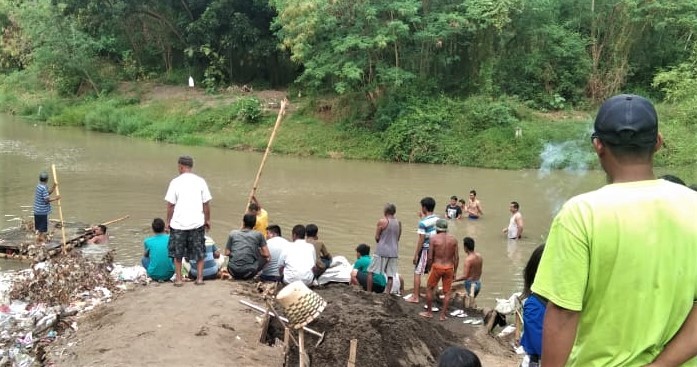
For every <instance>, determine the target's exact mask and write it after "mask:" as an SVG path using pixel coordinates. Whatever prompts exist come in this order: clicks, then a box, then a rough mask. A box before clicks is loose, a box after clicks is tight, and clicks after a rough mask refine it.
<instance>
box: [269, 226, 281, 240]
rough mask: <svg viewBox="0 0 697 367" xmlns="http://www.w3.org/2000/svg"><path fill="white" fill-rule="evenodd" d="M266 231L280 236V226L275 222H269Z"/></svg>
mask: <svg viewBox="0 0 697 367" xmlns="http://www.w3.org/2000/svg"><path fill="white" fill-rule="evenodd" d="M266 232H268V233H273V234H275V235H276V236H278V237H281V227H279V226H278V225H276V224H270V225H269V226H268V227H266Z"/></svg>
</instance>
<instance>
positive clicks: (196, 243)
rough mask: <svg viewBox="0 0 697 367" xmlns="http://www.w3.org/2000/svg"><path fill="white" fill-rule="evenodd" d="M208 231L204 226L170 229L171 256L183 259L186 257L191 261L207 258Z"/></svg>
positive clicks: (169, 247) (169, 248)
mask: <svg viewBox="0 0 697 367" xmlns="http://www.w3.org/2000/svg"><path fill="white" fill-rule="evenodd" d="M205 235H206V231H205V228H204V227H203V226H201V227H198V228H195V229H174V228H170V230H169V246H168V250H169V257H172V258H174V259H175V260H181V259H182V257H185V258H186V259H187V260H188V261H189V262H196V261H198V260H204V259H205V258H206V237H205Z"/></svg>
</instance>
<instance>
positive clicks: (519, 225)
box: [501, 201, 523, 240]
mask: <svg viewBox="0 0 697 367" xmlns="http://www.w3.org/2000/svg"><path fill="white" fill-rule="evenodd" d="M508 210H510V211H511V220H510V221H509V222H508V227H506V228H504V229H503V230H502V231H501V232H503V233H506V234H507V235H508V238H509V239H511V240H518V239H520V238H522V237H523V215H522V214H520V205H519V204H518V202H517V201H511V205H510V206H509V208H508Z"/></svg>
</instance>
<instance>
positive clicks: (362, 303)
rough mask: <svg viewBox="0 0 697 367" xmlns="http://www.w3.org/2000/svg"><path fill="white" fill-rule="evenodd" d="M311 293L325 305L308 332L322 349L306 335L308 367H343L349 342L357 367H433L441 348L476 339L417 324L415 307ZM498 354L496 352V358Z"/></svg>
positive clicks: (346, 293) (332, 288) (440, 325)
mask: <svg viewBox="0 0 697 367" xmlns="http://www.w3.org/2000/svg"><path fill="white" fill-rule="evenodd" d="M315 291H316V292H317V293H318V294H319V295H321V296H322V297H323V298H324V299H325V300H326V301H327V307H326V309H325V310H324V312H323V313H322V314H321V315H320V316H319V318H318V319H317V320H316V321H314V322H313V323H312V324H311V325H310V327H311V328H312V329H315V330H317V331H319V332H322V331H325V332H326V334H325V338H324V341H323V342H322V344H320V345H319V346H318V347H315V345H314V344H315V342H316V340H317V338H315V337H314V336H311V335H308V334H307V333H306V335H308V336H306V343H305V344H306V349H307V350H308V354H309V356H310V361H311V364H312V366H336V365H344V364H346V362H347V361H348V358H349V345H350V341H351V339H357V340H358V348H357V353H356V355H357V356H356V365H357V366H389V367H398V366H433V365H434V364H436V362H437V361H438V357H439V356H440V354H441V352H442V351H443V350H444V349H445V348H447V347H448V346H451V345H462V344H463V342H464V341H465V338H466V337H468V336H474V334H475V332H474V329H465V328H460V331H461V332H460V333H456V332H454V331H452V330H449V329H448V328H446V327H445V326H444V324H445V322H439V321H437V320H434V319H424V318H421V317H419V316H418V306H414V305H411V304H408V303H406V302H404V301H403V300H402V299H401V298H399V297H395V296H386V295H376V294H369V293H367V292H363V291H361V290H358V289H356V288H353V287H348V286H346V285H329V286H327V287H325V288H320V289H316V290H315ZM450 321H452V322H455V321H454V320H450ZM446 322H447V321H446ZM458 324H459V325H460V326H462V323H461V322H460V323H458ZM271 327H272V328H273V329H274V330H273V334H274V336H276V337H278V338H279V339H282V335H283V333H282V329H281V328H280V325H278V324H276V323H272V324H271ZM463 331H464V332H463ZM494 344H497V343H494ZM487 349H489V348H487ZM493 349H496V348H495V347H494V348H493ZM502 349H503V348H502V347H500V346H499V348H498V352H501V350H502ZM502 354H505V352H504V353H502ZM297 356H298V351H297V349H296V348H292V349H291V353H290V357H289V359H290V360H289V365H290V366H297V365H298V357H297Z"/></svg>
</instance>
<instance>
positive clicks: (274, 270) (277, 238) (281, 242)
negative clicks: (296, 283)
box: [260, 224, 291, 282]
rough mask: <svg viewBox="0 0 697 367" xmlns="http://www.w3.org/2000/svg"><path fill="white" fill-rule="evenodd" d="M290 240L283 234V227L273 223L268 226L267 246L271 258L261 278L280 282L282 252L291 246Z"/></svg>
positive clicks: (266, 280)
mask: <svg viewBox="0 0 697 367" xmlns="http://www.w3.org/2000/svg"><path fill="white" fill-rule="evenodd" d="M290 246H291V245H290V242H288V240H286V239H285V238H283V237H282V236H281V227H279V226H278V225H276V224H272V225H270V226H268V227H266V247H267V248H268V249H269V254H271V258H270V259H269V262H268V263H267V264H266V266H265V267H264V270H262V272H261V276H260V278H261V280H263V281H265V282H280V281H281V278H282V276H281V275H282V274H281V273H280V272H279V271H278V267H279V262H278V260H280V258H281V254H283V251H285V250H286V249H288V247H290Z"/></svg>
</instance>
